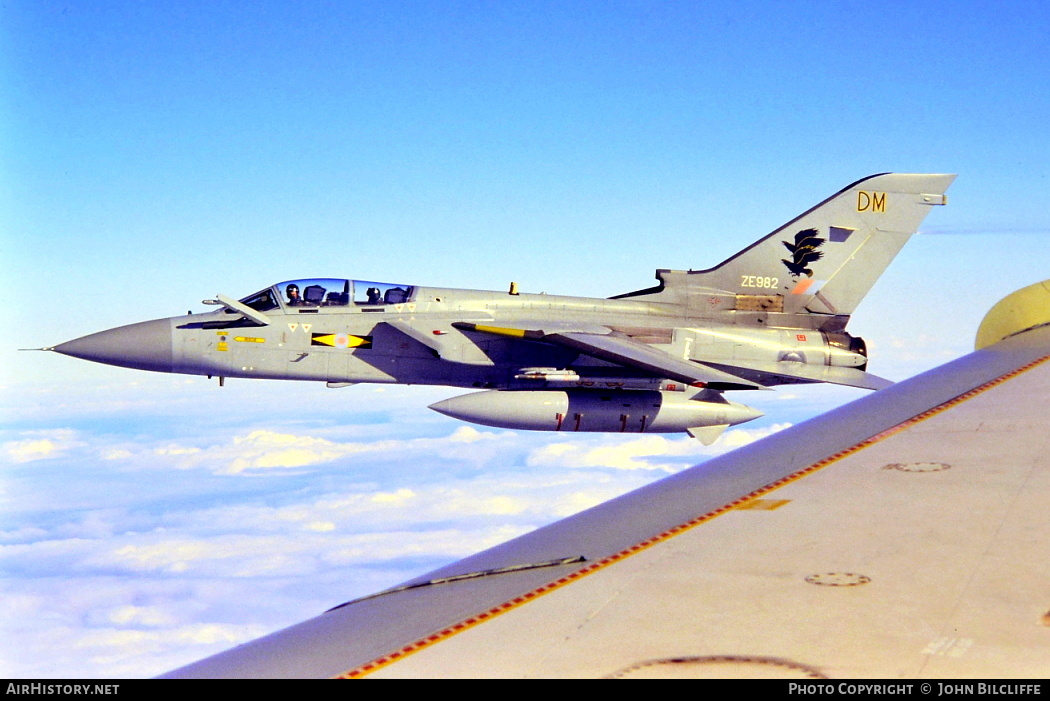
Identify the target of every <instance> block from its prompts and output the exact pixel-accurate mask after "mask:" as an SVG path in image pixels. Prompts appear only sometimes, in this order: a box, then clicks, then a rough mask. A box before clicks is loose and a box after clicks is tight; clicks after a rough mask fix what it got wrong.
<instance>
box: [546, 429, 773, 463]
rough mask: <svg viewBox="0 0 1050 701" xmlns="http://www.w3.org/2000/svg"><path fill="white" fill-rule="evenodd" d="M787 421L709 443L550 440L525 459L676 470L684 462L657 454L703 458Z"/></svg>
mask: <svg viewBox="0 0 1050 701" xmlns="http://www.w3.org/2000/svg"><path fill="white" fill-rule="evenodd" d="M790 425H791V424H788V423H781V424H773V425H772V426H768V427H763V428H757V429H745V428H739V429H732V430H729V431H726V432H725V433H724V434H722V436H721V437H720V438H719V439H718V442H717V443H715V444H714V445H711V446H705V445H703V444H702V443H700V441H698V440H696V439H694V438H691V437H683V438H666V437H664V436H662V435H642V436H638V437H632V438H624V437H623V436H616V435H611V436H610V435H602V436H600V437H594V438H591V437H588V438H587V439H582V440H579V439H577V440H573V441H568V442H563V443H551V444H548V445H546V446H543V447H541V448H538V449H536V450H534V451H532V452H531V453H529V456H528V458H527V462H528V464H529V465H535V466H544V467H554V466H560V467H571V468H611V469H615V470H661V471H664V472H677V471H678V470H681V469H682V468H683V467H687V466H688V464H687V463H683V461H680V460H679V461H671V462H667V461H659V460H653V459H652V458H658V457H679V458H680V457H697V458H699V457H704V456H708V457H709V456H712V455H718V454H721V453H724V452H727V451H729V450H732V449H733V448H738V447H740V446H742V445H747V444H748V443H751V442H753V441H756V440H758V439H759V438H763V437H765V436H767V435H769V434H771V433H775V432H776V431H780V430H782V429H784V428H787V427H788V426H790Z"/></svg>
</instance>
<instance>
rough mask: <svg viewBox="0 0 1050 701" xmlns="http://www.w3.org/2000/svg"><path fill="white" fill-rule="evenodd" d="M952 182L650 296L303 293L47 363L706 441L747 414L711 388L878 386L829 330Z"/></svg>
mask: <svg viewBox="0 0 1050 701" xmlns="http://www.w3.org/2000/svg"><path fill="white" fill-rule="evenodd" d="M954 179H955V176H954V175H920V174H891V173H886V174H880V175H873V176H870V177H867V178H864V179H862V180H859V181H857V182H855V183H853V184H852V185H849V186H848V187H846V188H844V189H843V190H841V191H839V192H838V193H836V194H835V195H832V196H831V197H830V198H828V199H827V200H825V201H824V202H821V203H820V204H818V205H817V206H815V207H813V208H812V209H810V210H809V211H807V212H805V213H803V214H801V215H800V216H798V217H796V218H795V219H792V220H791V221H790V222H788V223H787V224H785V225H784V226H782V227H780V228H779V229H777V230H775V231H774V232H773V233H771V234H769V235H768V236H765V237H763V238H761V239H759V240H758V241H756V242H755V243H753V244H752V245H750V246H748V247H747V248H745V249H744V250H742V251H740V252H739V253H737V254H736V255H734V256H732V257H730V258H729V259H728V260H726V261H724V262H722V263H721V264H719V265H717V266H715V267H713V268H710V269H708V270H657V271H656V278H657V280H658V281H659V284H658V285H656V286H655V287H650V288H648V289H643V290H637V291H634V292H627V293H625V294H620V295H616V296H614V297H611V298H608V299H595V298H586V297H570V296H557V295H547V294H525V293H522V292H519V290H518V289H517V285H516V284H514V283H511V285H510V289H509V290H508V291H507V292H491V291H479V290H465V289H450V288H439V287H424V286H422V285H414V284H397V283H384V282H373V281H366V280H355V279H350V278H320V277H319V278H304V279H299V280H289V281H286V282H281V283H278V284H276V285H271V286H268V287H266V288H264V289H262V290H260V291H258V292H255V293H253V294H250V295H248V296H246V297H242V298H240V299H234V298H231V297H228V296H226V295H223V294H217V295H216V296H215V297H214V299H206V300H204V304H206V305H213V306H217V307H219V309H216V310H215V311H212V312H210V313H204V314H188V315H186V316H178V317H172V318H166V319H156V320H153V321H145V322H140V323H136V324H131V325H128V326H121V327H119V328H115V329H110V330H107V331H102V332H99V333H95V334H92V335H89V336H84V337H82V338H78V339H75V340H72V341H68V342H66V343H63V344H60V345H58V346H54V347H53V348H48V349H46V350H53V351H56V352H58V353H62V354H65V355H70V356H73V357H77V358H83V359H85V360H92V361H95V362H100V363H107V364H110V365H118V366H122V367H128V368H134V369H138V370H151V371H156V372H173V373H183V374H189V375H206V376H208V377H209V378H211V377H217V378H218V379H219V383H220V384H222V383H223V381H224V380H225V378H229V377H236V378H260V379H280V380H307V381H317V382H325V383H327V384H328V386H330V387H344V386H347V385H350V384H354V383H360V382H369V383H391V384H428V385H448V386H453V387H464V388H475V389H480V390H482V391H480V392H472V393H469V394H465V395H462V396H457V397H453V398H451V399H446V400H444V401H440V402H437V403H436V404H433V405H432V406H431V407H430V408H431V409H434V410H436V411H438V412H441V413H442V414H446V415H448V416H452V417H455V418H458V419H462V420H465V421H471V422H474V423H479V424H484V425H488V426H497V427H503V428H511V429H531V430H539V431H580V432H621V433H667V432H678V431H687V432H688V433H689V434H690V435H693V436H695V437H697V438H699V439H700V440H701V441H703V442H705V443H711V442H713V441H714V440H716V439H717V437H718V436H719V435H720V434H721V433H722V431H724V430H725V429H726V428H727V427H729V426H731V425H735V424H739V423H743V422H745V421H750V420H752V419H755V418H757V417H758V416H761V412H759V411H758V410H756V409H753V408H751V407H748V406H745V405H743V404H739V403H737V402H733V401H730V400H728V399H726V398H725V396H724V393H725V392H727V391H731V390H760V389H767V388H770V387H773V386H776V385H783V384H795V383H813V382H830V383H835V384H841V385H849V386H853V387H862V388H867V389H880V388H882V387H885V386H887V385H889V384H891V383H890V382H889V381H887V380H884V379H882V378H880V377H877V376H875V375H872V374H870V373H868V372H866V368H867V363H868V357H867V355H868V354H867V347H866V344H865V342H864V341H863V340H862V339H861V338H858V337H856V336H852V335H851V334H849V333H847V332H846V330H845V329H846V324H847V323H848V322H849V319H850V315H851V314H852V313H853V311H854V310H855V308H856V307H857V305H858V304H859V303H860V301H861V300H862V298H863V297H864V295H865V294H866V293H867V292H868V290H869V289H870V288H871V286H872V285H873V284H874V282H875V281H876V279H878V277H879V275H880V274H881V273H882V272H883V270H885V268H886V266H887V265H889V263H890V261H891V260H892V259H893V258H894V256H896V254H897V253H898V252H899V251H900V249H901V248H902V247H903V246H904V244H905V243H906V242H907V240H908V238H909V237H910V236H911V235H912V234H913V233H915V231H916V230H917V228H918V226H919V224H920V223H921V222H922V221H923V219H924V218H925V217H926V215H927V214H928V213H929V211H930V207H931V206H936V205H943V204H946V202H947V200H946V197H945V194H944V193H945V191H946V190H947V188H948V186H949V185H950V184H951V182H952V181H953V180H954ZM785 248H786V249H787V251H788V253H789V254H790V258H784V250H785Z"/></svg>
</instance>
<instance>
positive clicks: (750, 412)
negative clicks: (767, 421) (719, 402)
mask: <svg viewBox="0 0 1050 701" xmlns="http://www.w3.org/2000/svg"><path fill="white" fill-rule="evenodd" d="M729 404H730V411H729V412H728V415H727V417H726V418H728V419H729V423H730V425H732V426H735V425H737V424H742V423H746V422H748V421H754V420H755V419H757V418H759V417H760V416H765V412H762V411H759V410H758V409H756V408H754V407H752V406H747V405H746V404H737V403H736V402H730V403H729Z"/></svg>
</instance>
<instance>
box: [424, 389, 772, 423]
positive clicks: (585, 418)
mask: <svg viewBox="0 0 1050 701" xmlns="http://www.w3.org/2000/svg"><path fill="white" fill-rule="evenodd" d="M709 398H710V399H709ZM430 408H431V409H433V410H434V411H437V412H439V413H442V414H445V415H446V416H451V417H453V418H456V419H460V420H463V421H470V422H472V423H477V424H483V425H485V426H495V427H498V428H511V429H526V430H532V431H580V432H603V433H605V432H614V433H677V432H680V431H688V432H690V433H694V431H693V430H691V429H703V428H708V427H721V428H725V427H727V426H732V425H735V424H740V423H744V422H745V421H751V420H752V419H757V418H758V417H759V416H762V412H761V411H759V410H758V409H754V408H752V407H749V406H745V405H743V404H737V403H736V402H730V401H727V400H725V399H723V398H721V396H720V395H717V394H715V393H703V392H697V393H691V394H690V393H685V392H661V391H655V390H651V391H646V390H611V391H604V390H589V389H567V390H536V391H504V390H488V391H484V392H473V393H471V394H464V395H460V396H458V397H452V398H450V399H445V400H443V401H440V402H437V403H435V404H431V405H430Z"/></svg>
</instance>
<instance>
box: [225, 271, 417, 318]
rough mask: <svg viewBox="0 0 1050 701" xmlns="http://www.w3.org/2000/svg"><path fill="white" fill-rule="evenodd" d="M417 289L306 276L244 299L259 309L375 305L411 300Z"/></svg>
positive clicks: (253, 307) (407, 286)
mask: <svg viewBox="0 0 1050 701" xmlns="http://www.w3.org/2000/svg"><path fill="white" fill-rule="evenodd" d="M414 292H415V288H414V287H412V286H411V285H398V284H393V283H389V282H369V281H367V280H343V279H339V278H305V279H302V280H288V281H286V282H280V283H278V284H276V285H274V286H273V287H270V288H267V289H265V290H262V291H260V292H257V293H255V294H253V295H249V296H247V297H245V298H244V299H242V300H241V301H242V302H244V303H245V304H246V305H248V306H249V307H251V308H252V309H255V310H256V311H260V312H268V311H270V310H272V309H277V308H278V307H285V308H289V307H350V306H351V305H354V306H360V307H372V306H382V305H385V304H402V303H404V302H408V301H410V300H411V299H412V295H413V293H414Z"/></svg>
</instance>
